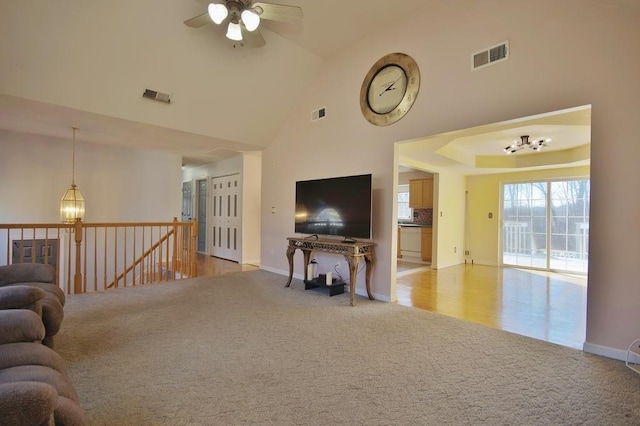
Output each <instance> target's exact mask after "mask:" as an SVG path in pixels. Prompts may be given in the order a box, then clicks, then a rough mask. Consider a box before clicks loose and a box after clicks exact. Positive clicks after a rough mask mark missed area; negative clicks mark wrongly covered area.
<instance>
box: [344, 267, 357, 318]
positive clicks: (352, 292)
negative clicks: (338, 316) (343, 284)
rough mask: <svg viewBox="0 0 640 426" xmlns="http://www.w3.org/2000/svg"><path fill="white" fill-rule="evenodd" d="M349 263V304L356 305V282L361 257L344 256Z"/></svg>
mask: <svg viewBox="0 0 640 426" xmlns="http://www.w3.org/2000/svg"><path fill="white" fill-rule="evenodd" d="M344 258H345V259H347V263H348V264H349V305H350V306H355V305H356V283H357V281H358V263H360V258H359V257H357V256H347V255H345V256H344Z"/></svg>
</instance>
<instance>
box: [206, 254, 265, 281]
mask: <svg viewBox="0 0 640 426" xmlns="http://www.w3.org/2000/svg"><path fill="white" fill-rule="evenodd" d="M256 269H259V268H258V267H257V266H255V265H242V264H240V263H237V262H232V261H230V260H225V259H220V258H218V257H213V256H207V255H204V254H202V253H198V276H199V277H208V276H212V275H223V274H228V273H231V272H241V271H254V270H256Z"/></svg>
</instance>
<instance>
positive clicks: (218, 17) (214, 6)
mask: <svg viewBox="0 0 640 426" xmlns="http://www.w3.org/2000/svg"><path fill="white" fill-rule="evenodd" d="M207 11H208V12H209V17H210V18H211V20H212V21H213V22H215V23H216V24H218V25H220V24H221V23H222V21H224V20H225V18H226V17H227V15H228V14H229V11H228V10H227V7H226V6H225V5H224V4H219V3H209V7H208V8H207Z"/></svg>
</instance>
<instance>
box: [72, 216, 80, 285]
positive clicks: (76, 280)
mask: <svg viewBox="0 0 640 426" xmlns="http://www.w3.org/2000/svg"><path fill="white" fill-rule="evenodd" d="M73 233H74V236H75V240H76V262H75V264H76V272H75V275H74V276H73V292H74V293H76V294H78V293H82V269H81V258H80V257H81V256H80V254H81V246H82V219H80V218H77V219H76V223H75V224H74V232H73Z"/></svg>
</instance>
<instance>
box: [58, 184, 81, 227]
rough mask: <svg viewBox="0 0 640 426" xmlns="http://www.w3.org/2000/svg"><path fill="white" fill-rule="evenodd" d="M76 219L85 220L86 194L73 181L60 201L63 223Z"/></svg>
mask: <svg viewBox="0 0 640 426" xmlns="http://www.w3.org/2000/svg"><path fill="white" fill-rule="evenodd" d="M76 219H81V220H84V196H83V195H82V192H80V190H79V189H78V188H76V185H75V184H73V183H72V184H71V188H69V189H67V192H65V193H64V196H63V197H62V200H61V201H60V220H61V221H62V223H76Z"/></svg>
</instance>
